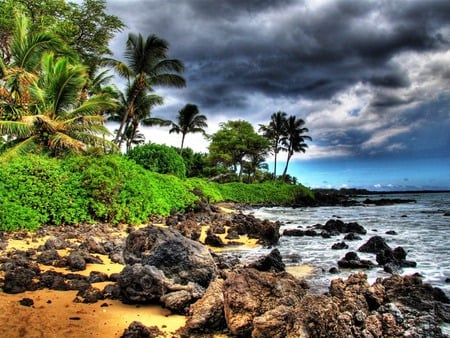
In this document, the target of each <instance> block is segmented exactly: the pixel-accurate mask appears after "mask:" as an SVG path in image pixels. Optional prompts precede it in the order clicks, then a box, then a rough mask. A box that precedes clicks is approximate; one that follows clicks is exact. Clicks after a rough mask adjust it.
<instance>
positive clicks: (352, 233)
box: [344, 232, 361, 241]
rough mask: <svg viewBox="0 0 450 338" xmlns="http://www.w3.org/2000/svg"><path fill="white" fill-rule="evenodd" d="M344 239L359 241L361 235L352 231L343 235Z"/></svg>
mask: <svg viewBox="0 0 450 338" xmlns="http://www.w3.org/2000/svg"><path fill="white" fill-rule="evenodd" d="M344 240H346V241H359V240H361V237H360V236H358V235H356V234H355V233H354V232H349V233H348V234H347V235H345V236H344Z"/></svg>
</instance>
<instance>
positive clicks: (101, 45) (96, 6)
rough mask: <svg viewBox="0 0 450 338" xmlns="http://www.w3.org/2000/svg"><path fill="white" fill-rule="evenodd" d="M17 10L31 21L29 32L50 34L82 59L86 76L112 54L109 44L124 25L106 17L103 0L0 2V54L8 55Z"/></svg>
mask: <svg viewBox="0 0 450 338" xmlns="http://www.w3.org/2000/svg"><path fill="white" fill-rule="evenodd" d="M17 9H19V10H21V11H22V12H23V13H24V14H25V15H26V16H28V17H29V18H30V19H31V31H33V32H53V33H54V34H56V35H57V36H58V37H59V38H60V39H61V40H62V41H63V42H64V43H65V44H66V45H68V46H70V47H71V48H72V49H73V50H74V51H76V53H77V54H78V55H79V56H80V57H81V62H82V63H83V64H85V65H86V66H88V73H89V76H90V77H92V76H93V74H94V73H95V72H96V70H97V68H98V67H99V65H101V60H102V58H103V57H104V55H109V54H111V51H110V50H109V48H108V44H109V41H110V40H111V38H112V37H113V36H114V34H115V33H117V32H120V31H121V30H122V29H123V28H124V27H125V25H124V23H123V22H122V21H121V20H120V19H119V18H118V17H117V16H114V15H110V14H107V13H106V12H105V10H106V0H83V1H82V2H81V3H75V2H71V1H65V0H40V1H35V0H2V1H0V17H1V19H0V53H1V54H2V56H3V58H4V59H6V60H7V59H8V55H9V43H8V41H9V39H10V37H11V35H12V32H13V27H14V22H13V20H12V18H13V17H14V12H15V11H16V10H17Z"/></svg>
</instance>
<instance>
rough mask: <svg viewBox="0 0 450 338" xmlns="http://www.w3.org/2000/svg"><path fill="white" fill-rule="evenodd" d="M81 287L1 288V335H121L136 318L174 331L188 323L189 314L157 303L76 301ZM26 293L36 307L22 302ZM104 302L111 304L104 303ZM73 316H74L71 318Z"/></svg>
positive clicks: (51, 337)
mask: <svg viewBox="0 0 450 338" xmlns="http://www.w3.org/2000/svg"><path fill="white" fill-rule="evenodd" d="M76 293H77V291H55V290H38V291H33V292H28V291H27V292H24V293H20V294H15V295H10V294H5V293H3V292H0V304H1V311H0V327H1V332H2V333H1V336H2V337H8V338H16V337H17V338H19V337H27V338H32V337H45V338H61V337H67V338H69V337H74V338H75V337H77V338H83V337H86V338H87V337H105V338H109V337H120V336H121V335H122V334H123V332H124V330H125V329H126V328H127V327H128V326H129V325H130V323H131V322H133V321H139V322H141V323H142V324H144V325H146V326H158V327H159V328H160V329H161V330H163V331H164V332H167V333H168V335H167V336H168V337H172V336H173V335H172V334H169V333H171V332H174V331H175V330H176V329H178V328H180V327H182V326H184V324H185V321H186V319H185V317H184V316H180V315H171V314H170V311H168V310H165V309H163V308H162V307H160V306H157V305H146V306H140V307H137V306H134V305H124V304H122V303H121V302H120V301H116V300H110V299H108V300H105V301H99V302H97V303H94V304H84V303H75V302H73V300H74V299H75V297H76ZM24 297H27V298H31V299H33V301H34V305H33V306H32V307H27V306H23V305H20V303H19V301H20V300H21V299H23V298H24ZM102 304H107V305H108V306H105V307H102ZM71 318H72V319H71Z"/></svg>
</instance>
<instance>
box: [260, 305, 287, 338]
mask: <svg viewBox="0 0 450 338" xmlns="http://www.w3.org/2000/svg"><path fill="white" fill-rule="evenodd" d="M295 320H296V314H295V312H293V311H292V307H290V306H286V305H280V306H278V307H276V308H274V309H272V310H269V311H266V312H264V313H263V314H262V315H261V316H258V317H255V318H254V319H253V331H252V337H254V338H263V337H267V338H269V337H270V338H283V337H286V336H287V335H288V332H290V331H291V330H292V327H293V324H294V322H295Z"/></svg>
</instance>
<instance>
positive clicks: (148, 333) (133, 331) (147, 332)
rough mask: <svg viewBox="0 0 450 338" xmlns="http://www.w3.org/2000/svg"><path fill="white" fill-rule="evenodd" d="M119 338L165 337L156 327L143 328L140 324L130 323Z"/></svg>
mask: <svg viewBox="0 0 450 338" xmlns="http://www.w3.org/2000/svg"><path fill="white" fill-rule="evenodd" d="M120 337H121V338H156V337H165V334H164V332H162V331H161V330H160V329H158V327H157V326H145V325H144V324H142V323H140V322H136V321H134V322H132V323H131V324H130V326H128V328H127V329H125V331H124V332H123V334H122V335H121V336H120Z"/></svg>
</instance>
